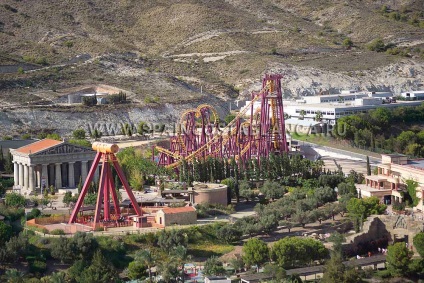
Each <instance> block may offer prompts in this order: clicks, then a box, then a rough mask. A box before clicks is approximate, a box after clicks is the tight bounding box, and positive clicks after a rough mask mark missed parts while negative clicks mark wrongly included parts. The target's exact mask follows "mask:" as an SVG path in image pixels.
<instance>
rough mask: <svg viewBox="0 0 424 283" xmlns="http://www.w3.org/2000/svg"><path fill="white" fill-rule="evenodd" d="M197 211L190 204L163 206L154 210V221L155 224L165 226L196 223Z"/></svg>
mask: <svg viewBox="0 0 424 283" xmlns="http://www.w3.org/2000/svg"><path fill="white" fill-rule="evenodd" d="M196 221H197V212H196V209H195V208H194V207H192V206H184V207H174V208H172V207H164V208H162V209H159V210H158V211H157V212H156V216H155V222H156V224H157V225H159V226H162V227H166V226H169V225H190V224H196Z"/></svg>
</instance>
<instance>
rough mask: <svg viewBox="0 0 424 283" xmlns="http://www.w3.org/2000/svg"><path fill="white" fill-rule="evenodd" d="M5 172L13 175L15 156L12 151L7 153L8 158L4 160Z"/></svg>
mask: <svg viewBox="0 0 424 283" xmlns="http://www.w3.org/2000/svg"><path fill="white" fill-rule="evenodd" d="M3 167H4V172H5V173H9V174H10V173H13V156H12V153H10V151H9V152H8V153H7V157H6V159H5V160H4V165H3Z"/></svg>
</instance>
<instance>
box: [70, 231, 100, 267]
mask: <svg viewBox="0 0 424 283" xmlns="http://www.w3.org/2000/svg"><path fill="white" fill-rule="evenodd" d="M71 245H72V247H73V248H72V251H73V253H74V255H75V256H77V257H79V258H80V259H83V260H90V259H91V258H92V256H93V254H94V252H95V251H96V249H97V247H98V243H97V241H96V239H95V238H94V237H93V234H91V233H85V232H76V233H75V234H74V237H73V238H72V241H71Z"/></svg>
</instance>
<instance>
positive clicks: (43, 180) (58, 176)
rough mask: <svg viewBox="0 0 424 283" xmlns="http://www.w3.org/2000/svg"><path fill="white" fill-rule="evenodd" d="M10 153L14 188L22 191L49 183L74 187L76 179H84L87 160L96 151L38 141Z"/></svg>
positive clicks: (42, 186) (86, 170)
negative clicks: (12, 164)
mask: <svg viewBox="0 0 424 283" xmlns="http://www.w3.org/2000/svg"><path fill="white" fill-rule="evenodd" d="M37 143H38V145H36V144H37ZM43 145H46V146H45V148H44V149H42V150H40V147H42V146H43ZM11 153H12V156H13V163H14V167H13V168H14V179H15V180H14V184H15V188H16V189H21V190H24V191H33V190H35V189H36V188H42V189H44V188H49V186H52V185H53V186H54V187H55V188H56V189H61V188H75V187H76V184H77V182H79V179H80V178H81V179H82V182H84V181H85V179H86V178H87V175H88V162H89V161H91V160H93V159H94V157H95V154H96V153H95V152H94V151H93V150H91V149H89V148H85V147H81V146H76V145H71V144H67V143H66V142H60V141H54V140H41V141H38V142H35V143H33V144H30V145H27V146H24V147H21V148H18V149H14V150H11Z"/></svg>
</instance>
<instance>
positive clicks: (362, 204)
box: [346, 197, 387, 232]
mask: <svg viewBox="0 0 424 283" xmlns="http://www.w3.org/2000/svg"><path fill="white" fill-rule="evenodd" d="M386 208H387V206H386V205H385V204H380V199H379V198H377V197H369V198H364V199H357V198H352V199H350V200H349V201H348V203H347V206H346V209H347V212H348V213H349V217H350V218H351V219H352V221H353V224H354V227H355V230H356V231H358V232H359V231H360V229H361V226H362V223H363V222H364V221H365V219H366V218H367V217H368V216H370V215H372V214H383V213H384V211H385V210H386Z"/></svg>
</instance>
